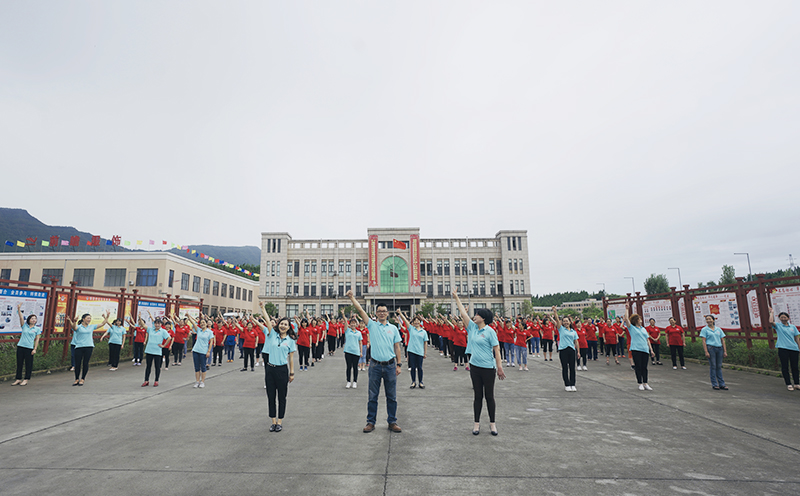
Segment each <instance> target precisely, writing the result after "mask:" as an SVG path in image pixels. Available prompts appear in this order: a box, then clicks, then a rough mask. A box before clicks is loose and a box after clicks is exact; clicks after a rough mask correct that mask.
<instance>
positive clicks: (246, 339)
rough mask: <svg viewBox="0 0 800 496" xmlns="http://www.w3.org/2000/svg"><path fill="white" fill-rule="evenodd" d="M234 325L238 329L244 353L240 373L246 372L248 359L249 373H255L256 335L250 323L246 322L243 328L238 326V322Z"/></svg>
mask: <svg viewBox="0 0 800 496" xmlns="http://www.w3.org/2000/svg"><path fill="white" fill-rule="evenodd" d="M234 325H235V326H236V327H237V328H238V329H239V336H240V337H241V339H242V350H243V351H244V367H242V370H241V371H240V372H245V371H246V370H247V360H248V359H250V371H252V372H255V370H256V363H255V354H256V346H258V333H257V332H256V330H255V329H253V322H252V321H251V322H247V323H246V324H245V327H242V326H240V325H239V323H238V322H234Z"/></svg>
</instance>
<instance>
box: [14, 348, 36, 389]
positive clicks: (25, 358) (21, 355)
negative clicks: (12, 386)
mask: <svg viewBox="0 0 800 496" xmlns="http://www.w3.org/2000/svg"><path fill="white" fill-rule="evenodd" d="M23 364H24V365H25V380H26V381H27V380H28V379H30V378H31V372H32V371H33V348H23V347H22V346H17V376H16V379H17V380H18V381H19V380H22V365H23Z"/></svg>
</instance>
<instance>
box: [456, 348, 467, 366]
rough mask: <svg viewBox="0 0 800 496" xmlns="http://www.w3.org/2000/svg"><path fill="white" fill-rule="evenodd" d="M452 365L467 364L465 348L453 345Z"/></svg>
mask: <svg viewBox="0 0 800 496" xmlns="http://www.w3.org/2000/svg"><path fill="white" fill-rule="evenodd" d="M453 363H458V364H461V363H463V364H466V363H467V347H466V346H456V345H453Z"/></svg>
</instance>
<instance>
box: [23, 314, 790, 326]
mask: <svg viewBox="0 0 800 496" xmlns="http://www.w3.org/2000/svg"><path fill="white" fill-rule="evenodd" d="M778 317H780V315H778ZM787 317H788V315H787ZM35 318H36V315H34V314H30V315H28V316H27V317H26V318H25V323H26V324H28V326H30V325H31V320H33V319H35Z"/></svg>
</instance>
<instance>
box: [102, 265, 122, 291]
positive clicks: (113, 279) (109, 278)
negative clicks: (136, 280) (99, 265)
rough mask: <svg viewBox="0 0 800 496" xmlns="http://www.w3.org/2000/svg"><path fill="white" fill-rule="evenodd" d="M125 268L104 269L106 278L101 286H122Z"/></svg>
mask: <svg viewBox="0 0 800 496" xmlns="http://www.w3.org/2000/svg"><path fill="white" fill-rule="evenodd" d="M127 273H128V270H127V269H106V279H105V282H104V283H103V286H105V287H107V288H111V287H115V288H124V287H125V276H126V275H127Z"/></svg>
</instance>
